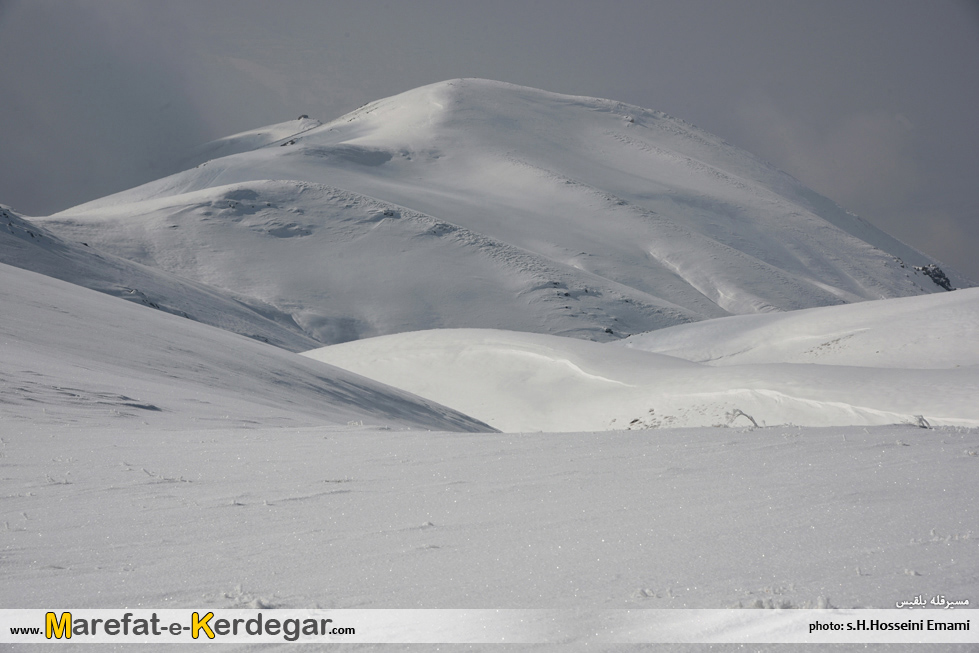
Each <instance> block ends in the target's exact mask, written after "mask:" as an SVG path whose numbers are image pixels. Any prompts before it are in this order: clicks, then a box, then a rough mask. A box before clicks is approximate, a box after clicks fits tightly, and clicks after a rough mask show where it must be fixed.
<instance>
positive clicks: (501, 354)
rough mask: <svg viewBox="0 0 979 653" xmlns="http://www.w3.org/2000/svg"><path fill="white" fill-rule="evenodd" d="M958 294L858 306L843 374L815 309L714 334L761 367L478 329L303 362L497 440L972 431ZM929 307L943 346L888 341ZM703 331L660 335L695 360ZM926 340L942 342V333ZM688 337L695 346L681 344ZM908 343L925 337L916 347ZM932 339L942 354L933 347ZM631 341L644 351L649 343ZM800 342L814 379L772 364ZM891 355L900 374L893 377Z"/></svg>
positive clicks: (970, 310)
mask: <svg viewBox="0 0 979 653" xmlns="http://www.w3.org/2000/svg"><path fill="white" fill-rule="evenodd" d="M959 292H960V294H955V293H952V294H948V295H942V296H929V297H920V298H912V299H910V300H903V303H902V304H900V306H894V304H895V303H897V301H898V300H881V301H878V302H868V303H866V304H861V305H859V306H860V308H862V309H863V317H864V320H863V322H862V324H863V325H864V326H863V328H864V329H866V330H867V331H869V332H871V333H872V334H874V335H873V336H867V337H866V338H865V339H864V340H862V341H861V340H856V338H854V340H856V342H855V344H853V345H851V346H852V347H854V348H860V347H861V346H862V347H863V349H858V354H857V357H858V358H859V360H860V361H861V362H864V366H856V365H855V364H854V363H851V362H850V361H849V360H847V351H846V349H845V347H846V344H840V343H841V342H844V343H845V342H846V341H847V338H846V337H845V334H847V333H849V332H848V331H846V329H845V327H844V325H842V324H836V326H837V327H839V328H838V329H837V330H830V331H828V332H826V333H823V335H822V337H814V336H813V334H816V333H818V332H819V327H825V325H826V323H833V322H834V317H833V315H832V314H831V315H829V316H826V319H825V321H823V320H822V318H823V317H824V315H823V314H824V313H832V312H833V311H838V310H839V309H840V308H855V307H827V308H819V309H812V310H811V311H808V312H806V316H808V319H803V318H800V319H799V320H798V321H796V322H792V321H790V320H785V321H782V322H779V323H778V326H779V327H781V331H780V333H779V335H780V336H781V337H782V340H779V341H776V340H774V339H773V338H770V337H769V336H768V333H767V332H765V331H763V330H761V329H759V330H758V331H760V332H761V333H758V332H753V331H747V332H744V331H739V330H738V328H737V327H738V325H739V323H740V322H744V321H745V320H744V319H736V318H722V319H720V320H715V321H713V324H714V325H715V326H714V328H715V329H717V331H718V332H719V333H723V332H724V331H723V325H724V324H725V323H726V322H728V321H732V322H734V324H733V326H732V332H733V333H734V336H733V337H731V338H730V339H729V341H724V340H722V341H721V344H720V345H718V348H723V347H725V346H726V345H729V344H730V343H732V342H733V343H736V344H737V346H738V347H741V346H744V341H745V340H746V339H752V338H754V339H752V340H751V342H754V343H755V344H756V347H758V348H759V349H761V348H762V347H761V345H767V346H768V347H769V349H767V350H765V351H768V352H769V356H767V357H765V358H764V360H762V361H754V360H748V361H746V362H744V363H737V362H728V361H726V359H725V364H724V365H707V364H702V363H699V362H694V361H691V360H685V359H684V358H680V357H678V355H679V354H683V353H687V351H688V350H680V351H677V349H676V348H670V347H663V349H666V350H667V351H668V352H669V353H670V354H671V355H665V354H663V353H654V352H650V351H643V350H642V349H639V348H631V349H630V348H627V347H621V346H616V344H611V343H605V344H600V343H593V342H586V341H581V340H577V339H571V338H562V337H559V336H548V335H544V334H530V333H519V332H505V331H499V330H480V329H448V330H432V331H420V332H414V333H403V334H397V335H391V336H383V337H379V338H370V339H366V340H359V341H356V342H348V343H342V344H339V345H332V346H330V347H324V348H321V349H316V350H313V351H311V352H306V353H305V354H304V355H305V356H309V357H311V358H315V359H317V360H321V361H325V362H328V363H331V364H334V365H337V366H338V367H342V368H344V369H349V370H351V371H353V372H357V373H358V374H363V375H364V376H367V377H370V378H373V379H376V380H378V381H381V382H383V383H386V384H389V385H393V386H395V387H398V388H402V389H404V390H407V391H409V392H412V393H415V394H418V395H420V396H422V397H426V398H428V399H431V400H433V401H437V402H439V403H442V404H445V405H447V406H451V407H453V408H455V409H457V410H459V411H461V412H464V413H466V414H467V415H471V416H473V417H476V418H477V419H480V420H482V421H485V422H486V423H487V424H490V425H491V426H493V427H495V428H498V429H500V430H502V431H505V432H524V431H556V432H559V431H576V430H579V431H580V430H614V429H648V428H662V427H677V426H684V427H689V426H744V425H752V424H754V425H757V426H773V425H788V424H794V425H800V426H834V425H849V424H854V425H855V424H859V425H869V424H900V423H905V424H918V423H922V424H925V423H927V424H945V425H959V426H979V401H977V397H979V365H977V364H976V360H975V359H976V358H977V356H979V354H977V352H979V335H977V329H976V326H975V325H976V321H975V319H976V317H977V316H979V291H977V290H972V291H959ZM933 300H937V301H933ZM929 303H930V305H931V306H932V307H933V308H934V309H935V312H936V313H937V314H938V315H939V316H940V315H943V314H956V313H958V314H959V315H960V316H961V318H962V319H961V321H960V322H959V323H952V324H951V325H950V331H949V332H948V333H944V334H943V335H939V336H930V337H929V336H928V328H927V327H926V326H923V325H921V326H918V327H917V328H916V327H915V326H907V327H906V328H902V327H900V326H894V327H893V328H890V329H888V325H900V324H902V323H903V322H908V321H922V319H923V318H922V315H926V314H927V312H926V311H922V310H919V309H921V308H924V307H927V306H928V305H929ZM874 304H881V305H882V306H881V307H880V308H881V310H880V314H881V317H880V318H879V319H877V320H872V319H871V316H872V315H873V308H872V305H874ZM889 309H891V310H889ZM790 315H795V314H790ZM765 317H767V316H765ZM804 317H805V316H804ZM702 324H707V325H710V324H712V323H710V322H709V323H698V324H694V325H686V326H681V327H674V328H673V329H670V330H669V334H668V336H672V338H668V339H667V342H682V343H689V350H690V351H692V352H693V353H694V354H697V355H698V356H699V355H700V353H701V352H703V351H705V350H710V351H713V349H711V345H710V343H711V341H710V340H708V339H705V337H704V332H705V331H706V329H704V328H701V327H702ZM814 325H815V326H814ZM933 327H934V328H935V329H941V325H940V323H939V324H936V325H933ZM686 329H691V330H695V334H694V335H693V336H692V337H690V338H685V337H684V334H683V332H684V330H686ZM793 329H794V330H793ZM841 329H842V330H841ZM857 333H860V331H859V330H858V331H857ZM746 334H747V335H746ZM706 335H707V336H709V335H710V333H709V332H708V333H707V334H706ZM919 336H925V337H923V338H921V339H920V340H919V339H918V337H919ZM943 336H944V337H945V338H946V339H945V340H942V341H941V342H940V343H937V344H936V343H935V342H934V339H935V338H938V337H943ZM739 337H740V339H739ZM633 340H634V339H629V340H627V341H625V342H626V343H629V344H632V343H633ZM635 340H636V342H638V343H647V342H648V343H655V342H656V332H653V333H651V334H647V335H644V336H641V337H637V338H636V339H635ZM800 341H801V342H802V343H804V344H803V345H802V346H797V347H796V349H799V350H800V351H801V350H802V349H803V347H804V348H805V351H804V354H803V355H808V356H818V355H820V352H827V355H830V354H832V355H833V358H832V360H831V361H829V362H826V364H822V365H811V364H797V363H790V362H783V359H782V358H780V357H778V356H777V355H775V354H777V353H779V352H780V351H781V349H780V347H779V345H780V344H781V343H782V342H788V343H798V342H800ZM868 345H869V346H873V347H878V348H880V349H881V350H883V351H884V352H885V355H884V356H883V358H884V359H885V360H887V361H888V362H889V363H890V364H889V365H885V366H881V367H868V366H866V365H867V363H866V361H867V360H871V359H872V358H873V356H874V355H876V354H873V353H872V352H869V351H867V350H866V347H867V346H868ZM840 349H842V350H843V351H842V352H840V351H837V350H840ZM918 349H922V350H923V351H918ZM936 350H937V351H938V352H940V353H939V354H938V355H937V357H936V358H935V359H934V364H933V365H928V364H926V362H928V361H929V360H932V359H930V358H929V353H931V352H935V351H936ZM813 352H815V353H813ZM865 352H866V353H865ZM897 352H900V353H897ZM861 354H863V355H862V357H861V356H860V355H861ZM902 354H903V355H906V356H907V357H908V359H909V360H910V361H911V363H910V364H909V365H908V366H906V367H896V366H895V363H896V361H897V360H899V358H898V357H899V355H902ZM788 358H791V356H789V357H788ZM953 361H961V363H962V365H961V366H960V365H958V363H956V364H953ZM830 363H833V364H830ZM932 367H934V368H945V369H930V368H932ZM921 417H923V418H924V421H923V422H922V419H921Z"/></svg>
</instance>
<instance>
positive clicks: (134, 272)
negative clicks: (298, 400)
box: [0, 206, 317, 351]
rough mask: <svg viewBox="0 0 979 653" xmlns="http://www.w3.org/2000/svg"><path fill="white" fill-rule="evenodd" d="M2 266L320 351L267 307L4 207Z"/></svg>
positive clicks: (288, 346) (284, 344) (263, 338)
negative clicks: (72, 237) (70, 237)
mask: <svg viewBox="0 0 979 653" xmlns="http://www.w3.org/2000/svg"><path fill="white" fill-rule="evenodd" d="M0 263H5V264H7V265H13V266H16V267H19V268H24V269H25V270H31V271H34V272H38V273H41V274H44V275H47V276H50V277H54V278H56V279H61V280H63V281H68V282H70V283H74V284H78V285H80V286H85V287H86V288H91V289H92V290H98V291H99V292H103V293H106V294H108V295H112V296H114V297H120V298H122V299H125V300H128V301H132V302H136V303H139V304H142V305H144V306H149V307H151V308H155V309H158V310H161V311H164V312H167V313H172V314H174V315H180V316H182V317H186V318H189V319H192V320H195V321H197V322H203V323H204V324H209V325H211V326H216V327H218V328H221V329H225V330H226V331H231V332H234V333H238V334H241V335H245V336H248V337H250V338H255V339H256V340H260V341H262V342H267V343H270V344H273V345H276V346H278V347H282V348H284V349H288V350H290V351H301V350H304V349H309V348H310V347H314V346H316V344H317V342H316V341H315V340H312V339H310V338H309V337H307V336H305V334H303V332H302V331H301V330H300V328H299V327H298V325H296V324H295V322H293V321H292V318H291V317H290V316H288V315H286V314H284V313H281V312H279V311H276V310H274V309H273V308H271V307H270V306H267V305H262V304H258V305H252V306H249V305H248V304H245V303H243V302H241V301H238V300H236V299H235V298H234V296H233V295H232V294H231V293H228V292H226V291H225V292H222V291H220V290H218V289H216V288H214V287H211V286H207V285H205V284H201V283H198V282H194V281H190V280H188V279H184V278H181V277H179V276H176V275H174V274H171V273H168V272H165V271H163V270H160V269H158V268H151V267H147V266H145V265H142V264H140V263H135V262H133V261H130V260H127V259H124V258H121V257H119V256H115V255H113V254H107V253H105V252H101V251H99V250H97V249H96V248H94V247H91V246H90V245H89V243H86V242H71V241H66V240H63V239H61V238H59V237H58V236H56V235H54V234H52V233H50V232H49V231H47V230H46V229H44V228H43V227H40V226H38V225H37V224H34V223H32V222H30V221H29V220H25V219H24V218H22V217H20V216H18V215H17V214H15V213H14V212H13V211H11V210H10V209H8V208H6V207H3V206H0Z"/></svg>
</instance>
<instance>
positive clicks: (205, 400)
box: [0, 264, 488, 433]
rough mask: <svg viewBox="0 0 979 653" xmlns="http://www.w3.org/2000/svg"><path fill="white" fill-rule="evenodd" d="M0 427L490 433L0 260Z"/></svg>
mask: <svg viewBox="0 0 979 653" xmlns="http://www.w3.org/2000/svg"><path fill="white" fill-rule="evenodd" d="M0 305H2V306H3V307H4V309H3V311H2V312H0V369H2V370H3V376H2V379H0V383H2V393H0V394H2V397H0V418H2V419H0V430H2V431H3V432H4V433H16V432H23V431H24V430H28V431H32V430H34V429H38V428H46V427H50V426H52V425H66V424H67V425H82V426H87V427H97V426H103V427H107V428H108V427H116V428H123V429H129V430H132V429H135V428H138V427H139V426H141V425H148V426H157V427H164V428H168V429H176V428H195V427H196V428H203V427H207V426H229V425H235V426H242V427H249V426H252V425H258V424H262V425H293V426H308V425H319V424H327V425H336V424H347V423H348V422H352V421H359V422H363V421H366V422H367V423H370V424H375V425H391V426H398V427H402V426H410V427H422V428H435V429H441V430H466V431H469V430H475V431H480V430H488V429H487V428H486V427H485V425H482V424H480V423H478V422H476V421H474V420H472V419H470V418H468V417H466V416H464V415H461V414H459V413H456V412H454V411H452V410H448V409H445V408H443V407H441V406H437V405H433V404H431V403H430V402H426V401H424V400H421V399H419V398H417V397H413V396H411V395H408V394H406V393H404V392H401V391H398V390H395V389H393V388H388V387H384V386H382V385H380V384H378V383H376V382H373V381H369V380H367V379H364V378H361V377H358V376H356V375H353V374H350V373H348V372H344V371H343V370H338V369H336V368H334V367H330V366H327V365H322V364H319V363H316V364H311V363H312V362H311V361H309V359H306V358H302V357H300V356H298V355H296V354H293V353H290V352H287V351H283V350H282V349H279V348H277V347H273V346H271V345H266V344H263V343H260V342H255V341H254V340H251V339H248V338H243V337H241V336H239V335H236V334H232V333H228V332H226V331H223V330H220V329H215V328H213V327H209V326H205V325H202V324H199V323H196V322H194V321H191V320H187V319H185V318H182V317H177V316H174V315H168V314H166V313H163V312H161V311H155V310H151V309H150V308H147V307H142V306H134V305H132V304H130V303H128V302H123V301H120V300H119V299H116V298H113V297H107V296H106V295H104V294H101V293H96V292H93V291H91V290H88V289H85V288H80V287H78V286H75V285H72V284H68V283H65V282H63V281H59V280H57V279H52V278H50V277H46V276H43V275H40V274H36V273H34V272H29V271H26V270H21V269H18V268H14V267H11V266H8V265H3V264H0Z"/></svg>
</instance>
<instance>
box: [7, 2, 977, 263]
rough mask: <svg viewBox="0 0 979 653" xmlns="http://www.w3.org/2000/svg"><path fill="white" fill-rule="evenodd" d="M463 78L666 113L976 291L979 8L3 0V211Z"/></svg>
mask: <svg viewBox="0 0 979 653" xmlns="http://www.w3.org/2000/svg"><path fill="white" fill-rule="evenodd" d="M455 77H484V78H488V79H498V80H502V81H507V82H512V83H515V84H524V85H528V86H534V87H538V88H543V89H546V90H549V91H557V92H560V93H570V94H575V95H590V96H598V97H608V98H613V99H615V100H620V101H623V102H630V103H633V104H639V105H642V106H645V107H648V108H652V109H658V110H662V111H666V112H667V113H670V114H672V115H674V116H677V117H679V118H682V119H684V120H686V121H688V122H692V123H694V124H696V125H698V126H700V127H703V128H705V129H707V130H709V131H711V132H714V133H715V134H717V135H719V136H722V137H723V138H725V139H727V140H728V141H729V142H731V143H733V144H735V145H738V146H741V147H743V148H745V149H747V150H749V151H751V152H753V153H755V154H757V155H760V156H762V157H764V158H765V159H768V160H769V161H771V162H772V163H774V164H775V165H777V166H778V167H780V168H782V169H783V170H785V171H787V172H789V173H791V174H793V175H795V176H796V177H798V178H799V179H801V180H802V181H804V182H805V183H807V184H808V185H809V186H811V187H813V188H814V189H816V190H817V191H819V192H821V193H823V194H825V195H827V196H829V197H831V198H833V199H834V200H836V201H837V202H839V203H840V204H842V205H843V206H844V207H846V208H848V209H850V210H851V211H854V212H855V213H858V214H859V215H861V216H863V217H864V218H866V219H868V220H869V221H871V222H873V223H874V224H876V225H878V226H879V227H881V228H883V229H884V230H886V231H888V232H890V233H891V234H893V235H895V236H897V237H898V238H900V239H902V240H904V241H905V242H907V243H909V244H911V245H913V246H915V247H917V248H918V249H921V250H923V251H924V252H926V253H928V254H930V255H931V256H933V257H936V258H937V259H939V260H941V261H942V262H944V263H946V264H948V265H950V266H952V267H954V268H956V269H957V270H959V271H960V272H962V273H964V274H966V275H968V276H970V277H972V278H973V279H975V280H976V281H979V255H977V254H976V252H979V191H977V189H979V124H977V117H979V1H977V0H944V1H943V0H929V1H928V2H923V1H921V0H914V1H904V0H860V1H854V0H843V1H835V0H805V1H801V2H798V1H794V0H776V1H760V0H724V1H721V0H714V1H709V2H707V1H700V0H676V1H674V0H669V1H666V0H664V1H649V0H647V1H638V0H629V1H616V0H604V1H602V2H597V1H589V2H576V1H574V0H541V1H536V2H535V1H533V0H521V1H519V2H511V1H509V0H494V2H485V1H482V0H480V1H474V2H466V1H464V0H455V1H429V0H411V1H404V0H400V1H396V2H384V1H370V0H359V1H357V2H346V1H339V0H332V1H329V2H326V1H315V2H314V1H311V0H279V1H278V2H275V3H273V2H256V1H254V0H193V1H185V0H168V1H167V2H149V1H142V0H89V1H71V0H55V1H49V0H26V1H17V0H0V203H3V204H7V205H10V206H12V207H13V208H14V209H15V210H19V211H21V212H23V213H25V214H28V215H43V214H47V213H51V212H53V211H57V210H60V209H63V208H67V207H68V206H72V205H74V204H77V203H79V202H83V201H86V200H89V199H94V198H96V197H100V196H102V195H106V194H108V193H111V192H114V191H117V190H122V189H124V188H128V187H130V186H134V185H136V184H139V183H142V182H145V181H149V180H151V179H155V178H157V177H160V176H162V175H164V174H168V173H170V172H174V171H175V167H176V166H177V165H179V161H180V159H181V157H182V156H183V155H185V154H186V153H187V152H188V151H189V150H190V149H191V148H193V147H194V146H195V145H198V144H200V143H203V142H205V141H208V140H211V139H214V138H218V137H221V136H225V135H228V134H231V133H234V132H238V131H242V130H245V129H250V128H253V127H259V126H262V125H265V124H269V123H274V122H281V121H283V120H289V119H293V118H295V117H296V116H298V115H299V114H301V113H307V114H309V115H310V116H311V117H314V118H320V119H322V120H329V119H332V118H335V117H338V116H340V115H342V114H343V113H346V112H347V111H350V110H352V109H355V108H357V107H358V106H360V105H362V104H364V103H366V102H369V101H371V100H376V99H378V98H381V97H386V96H389V95H393V94H395V93H399V92H402V91H406V90H408V89H411V88H414V87H416V86H421V85H423V84H429V83H432V82H437V81H441V80H443V79H450V78H455Z"/></svg>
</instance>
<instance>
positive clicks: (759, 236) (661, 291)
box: [44, 79, 963, 343]
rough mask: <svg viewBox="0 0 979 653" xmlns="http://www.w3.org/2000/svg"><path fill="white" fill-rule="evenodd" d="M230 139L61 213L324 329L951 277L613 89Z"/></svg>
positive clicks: (81, 235)
mask: <svg viewBox="0 0 979 653" xmlns="http://www.w3.org/2000/svg"><path fill="white" fill-rule="evenodd" d="M216 143H218V144H219V145H218V146H212V153H213V154H214V155H215V156H216V158H212V159H211V160H209V161H206V162H203V163H201V164H200V165H199V166H197V167H195V168H192V169H189V170H187V171H185V172H182V173H179V174H177V175H173V176H171V177H167V178H164V179H161V180H158V181H156V182H153V183H150V184H146V185H144V186H141V187H138V188H135V189H132V190H130V191H126V192H124V193H119V194H117V195H114V196H110V197H108V198H104V199H102V200H98V201H96V202H91V203H88V204H85V205H81V206H79V207H75V208H73V209H69V210H68V211H64V212H62V213H60V214H57V215H55V216H52V217H51V218H48V219H45V221H44V224H45V225H46V226H47V227H48V228H50V229H51V230H52V231H54V232H56V233H59V234H62V235H63V236H65V237H71V238H74V239H77V240H84V241H85V242H92V243H93V244H97V245H98V246H99V247H101V248H103V249H105V250H107V251H110V252H112V253H114V254H117V255H119V256H123V257H126V258H130V259H131V260H134V261H136V262H139V263H142V264H145V265H149V266H156V267H159V268H162V269H163V270H165V271H167V272H169V273H173V274H177V275H181V276H184V277H188V278H190V279H193V280H194V281H196V282H200V283H205V284H210V285H213V286H215V287H217V288H220V289H221V290H222V292H229V293H232V294H233V295H234V296H236V297H239V298H241V299H242V300H243V301H245V302H247V303H249V305H261V306H268V307H271V308H272V309H274V311H275V312H276V314H277V315H283V316H289V317H288V320H287V321H291V323H292V324H293V325H294V327H295V328H296V329H297V330H298V331H300V332H301V333H302V335H303V336H304V337H311V338H313V339H315V340H317V341H319V342H324V343H331V342H339V341H343V340H350V339H357V338H363V337H367V336H372V335H380V334H386V333H396V332H400V331H410V330H418V329H426V328H434V327H492V328H507V329H515V330H521V331H536V332H542V333H551V334H560V335H573V336H577V337H581V338H586V339H595V340H608V339H615V338H619V337H624V336H627V335H630V334H634V333H639V332H642V331H648V330H650V329H656V328H661V327H664V326H670V325H673V324H682V323H686V322H692V321H697V320H702V319H707V318H714V317H722V316H725V315H731V314H750V313H760V312H770V311H785V310H793V309H799V308H809V307H813V306H825V305H833V304H841V303H850V302H857V301H862V300H866V299H880V298H886V297H902V296H910V295H917V294H923V293H929V292H935V291H939V290H940V288H938V287H937V286H936V285H935V284H934V283H933V282H932V280H931V279H930V278H928V277H927V276H925V275H924V274H923V273H921V272H919V271H918V270H917V269H916V267H918V268H924V267H925V266H927V265H930V264H933V263H934V261H932V260H930V259H928V257H926V256H924V255H923V254H921V253H920V252H917V251H915V250H913V249H912V248H910V247H908V246H906V245H904V244H903V243H900V242H899V241H897V240H896V239H894V238H891V237H890V236H888V235H887V234H885V233H883V232H881V231H880V230H878V229H876V228H874V227H872V226H871V225H869V224H868V223H866V222H864V221H862V220H860V219H859V218H857V217H856V216H854V215H852V214H849V213H847V212H846V211H845V210H843V209H841V208H840V207H839V206H837V205H836V204H834V203H833V202H831V201H830V200H828V199H826V198H824V197H822V196H820V195H818V194H817V193H815V192H813V191H812V190H810V189H808V188H806V187H805V186H803V185H802V184H800V183H799V182H798V181H797V180H795V179H793V178H792V177H790V176H789V175H786V174H784V173H782V172H780V171H778V170H776V169H774V168H772V167H771V166H770V165H768V164H766V163H765V162H763V161H761V160H760V159H758V158H757V157H754V156H752V155H751V154H749V153H747V152H744V151H742V150H739V149H737V148H735V147H733V146H731V145H729V144H727V143H725V142H724V141H723V140H722V139H720V138H718V137H716V136H713V135H711V134H709V133H707V132H705V131H703V130H700V129H698V128H696V127H693V126H691V125H689V124H687V123H684V122H682V121H680V120H677V119H675V118H672V117H670V116H667V115H666V114H664V113H661V112H657V111H653V110H648V109H642V108H640V107H635V106H632V105H628V104H623V103H620V102H615V101H613V100H605V99H598V98H587V97H578V96H569V95H561V94H557V93H551V92H547V91H542V90H538V89H533V88H528V87H523V86H516V85H513V84H507V83H504V82H497V81H491V80H483V79H454V80H447V81H443V82H438V83H435V84H430V85H428V86H423V87H420V88H417V89H413V90H410V91H407V92H405V93H401V94H399V95H395V96H392V97H389V98H385V99H381V100H378V101H376V102H371V103H369V104H367V105H365V106H363V107H361V108H359V109H357V110H356V111H353V112H351V113H348V114H346V115H345V116H341V117H340V118H337V119H335V120H332V121H330V122H327V123H324V124H319V123H317V122H316V121H310V120H308V119H301V120H298V121H289V122H286V123H281V124H279V125H273V126H270V127H267V128H262V129H258V130H252V131H251V132H244V133H243V134H238V135H236V136H234V137H229V138H228V139H223V140H222V141H217V142H216ZM221 148H225V149H224V150H222V149H221ZM238 150H240V151H238ZM229 152H230V153H229ZM218 155H220V156H218ZM946 272H948V271H947V270H946ZM949 276H950V277H951V283H952V284H954V285H957V286H961V285H963V284H962V282H961V281H960V280H959V279H957V278H955V275H954V273H953V274H950V275H949Z"/></svg>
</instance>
